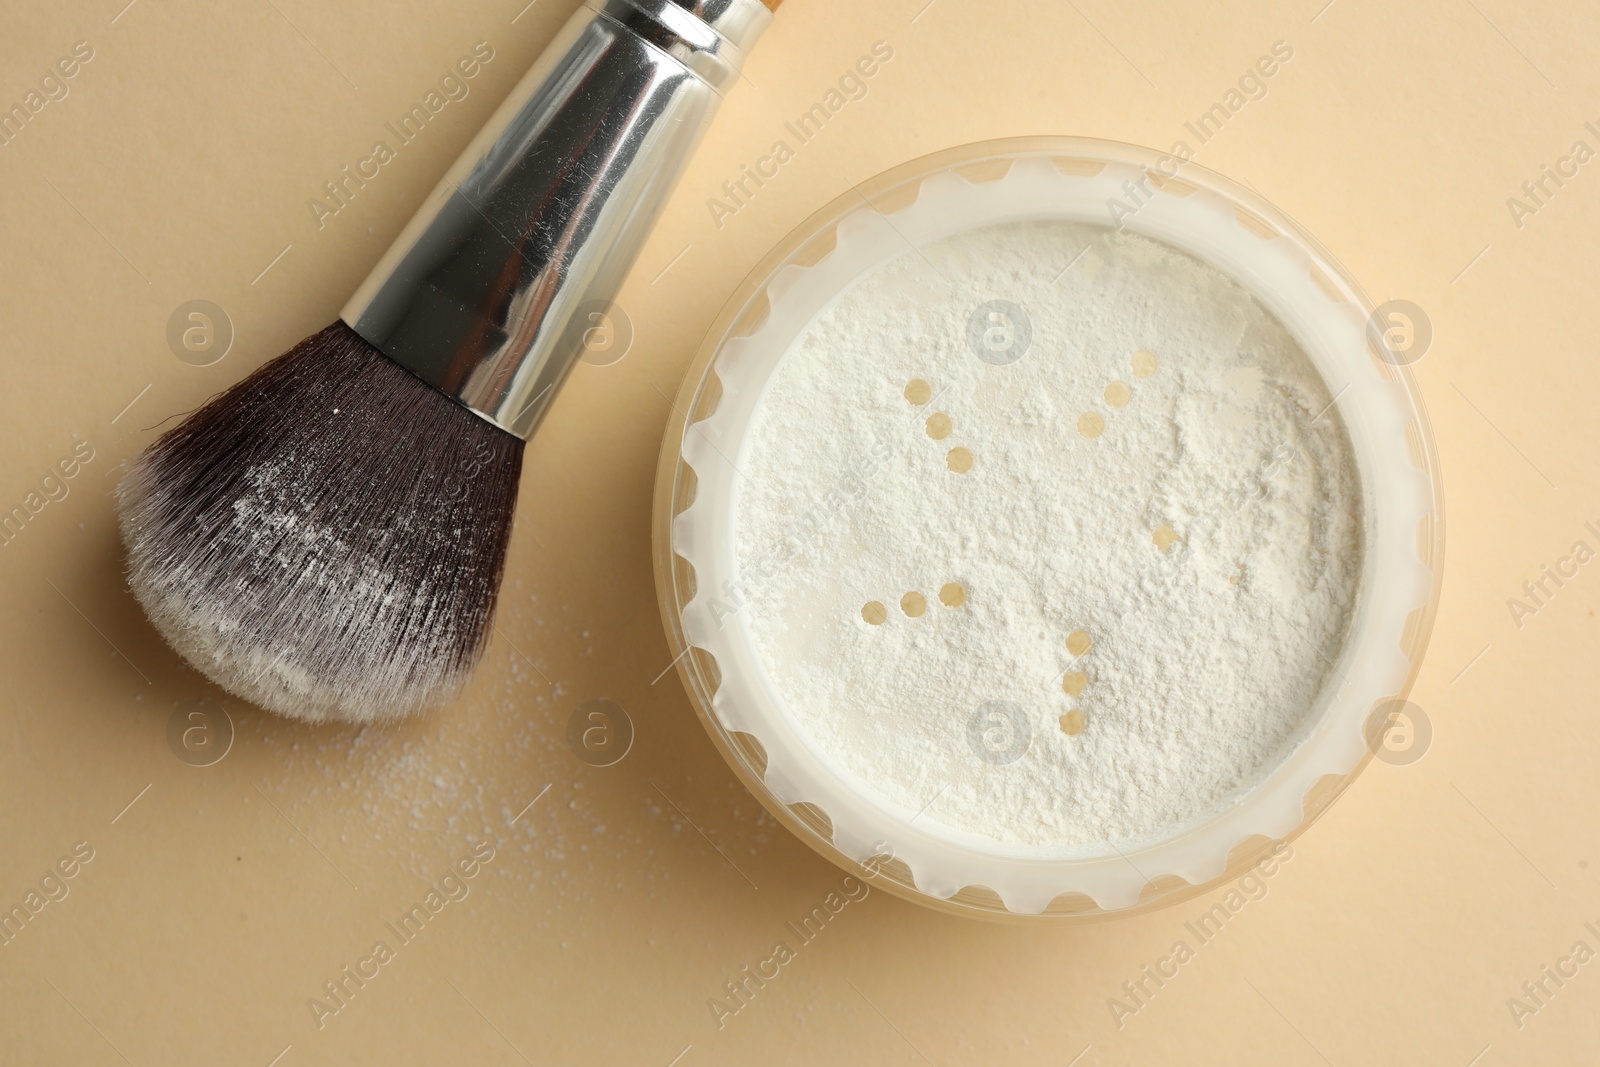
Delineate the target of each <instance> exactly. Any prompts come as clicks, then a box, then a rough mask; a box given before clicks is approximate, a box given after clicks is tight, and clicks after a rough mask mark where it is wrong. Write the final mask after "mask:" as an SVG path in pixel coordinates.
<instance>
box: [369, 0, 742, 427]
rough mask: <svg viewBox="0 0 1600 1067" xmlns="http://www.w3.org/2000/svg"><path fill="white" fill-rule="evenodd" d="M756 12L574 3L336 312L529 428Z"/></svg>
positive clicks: (705, 116) (478, 404)
mask: <svg viewBox="0 0 1600 1067" xmlns="http://www.w3.org/2000/svg"><path fill="white" fill-rule="evenodd" d="M771 21H772V15H771V13H770V12H769V11H768V10H767V9H766V7H764V6H763V5H762V4H761V3H759V2H758V0H586V3H585V6H584V7H581V8H579V9H578V12H577V13H576V14H575V15H573V17H572V18H571V19H570V20H569V21H568V22H567V24H566V26H565V27H563V28H562V30H561V32H560V33H558V34H557V35H556V38H555V39H554V40H553V41H552V42H551V43H550V46H549V47H548V48H546V49H545V51H544V53H543V54H542V55H541V56H540V57H539V59H538V61H537V62H535V63H534V65H533V67H532V69H531V70H529V71H528V73H527V74H526V75H525V76H524V77H523V78H522V80H521V81H520V82H519V83H518V84H517V87H516V89H515V90H514V91H513V92H512V93H511V95H510V97H508V98H507V99H506V101H505V103H503V104H501V105H500V108H499V109H498V110H497V111H496V112H495V113H494V117H493V118H491V119H490V120H489V124H488V125H487V126H485V127H484V128H483V129H482V130H481V131H480V132H479V133H478V135H477V136H476V137H475V138H473V141H472V143H471V144H470V145H468V146H467V150H466V151H465V152H464V153H462V156H461V158H460V159H458V160H456V163H455V165H454V166H452V167H451V168H450V171H449V173H447V174H446V175H445V176H444V179H443V180H442V181H440V182H439V185H438V187H437V188H435V189H434V191H433V192H432V194H430V195H429V197H428V200H427V202H426V203H425V204H424V205H423V207H422V209H421V210H420V211H419V212H418V213H417V215H416V217H414V218H413V219H412V220H411V222H410V223H409V224H408V225H407V226H406V228H405V229H404V230H403V231H402V232H401V234H400V236H399V238H398V239H396V241H395V243H394V244H393V245H392V246H391V247H390V248H389V251H388V252H387V253H385V254H384V257H383V259H382V260H380V261H379V263H378V265H377V267H375V268H374V269H373V271H372V273H371V274H370V275H368V276H367V280H366V281H364V282H362V283H361V287H360V288H359V289H357V290H356V293H355V295H354V296H352V297H351V298H350V301H349V303H347V304H346V305H345V307H344V310H343V311H342V312H341V313H340V318H342V319H343V320H344V321H345V322H346V323H347V324H348V325H349V326H350V327H351V328H352V329H353V330H355V331H356V332H357V333H358V334H360V335H361V336H362V337H364V338H366V339H367V340H368V341H369V342H371V343H372V344H373V345H375V346H376V347H377V348H378V349H380V350H381V351H382V352H384V353H385V354H386V355H388V356H389V357H390V358H391V359H393V360H394V361H395V362H396V363H399V364H400V365H401V366H402V367H405V368H406V369H407V370H409V371H411V372H412V373H413V374H415V375H416V376H417V377H419V378H421V379H422V380H423V381H425V382H427V383H428V384H430V385H432V386H433V387H434V388H435V389H438V390H439V391H440V392H442V393H444V394H445V395H447V396H450V397H452V398H454V399H455V400H457V401H459V402H461V403H462V404H464V405H466V406H467V407H468V408H471V409H472V410H473V411H475V412H477V413H478V414H479V415H482V416H483V417H484V418H486V419H488V420H489V421H490V422H492V423H494V424H495V425H496V426H499V427H501V428H502V429H505V430H508V431H510V432H511V433H514V434H516V435H517V436H518V437H521V438H523V439H526V438H528V437H529V436H531V435H532V433H533V430H534V428H535V427H536V426H537V425H538V424H539V420H540V418H541V417H542V416H543V415H544V412H545V411H546V409H547V408H548V407H549V405H550V402H551V400H552V399H553V398H554V396H555V394H556V391H557V389H558V388H559V387H560V385H561V382H562V381H563V380H564V379H565V378H566V376H567V372H568V371H569V370H571V369H572V364H573V362H574V361H575V360H576V358H577V357H578V356H579V355H580V354H581V353H582V351H583V342H584V336H585V332H586V330H587V328H588V327H589V325H590V323H589V321H588V313H589V312H591V311H595V310H602V311H603V310H605V309H607V308H609V306H610V304H611V301H612V300H613V298H614V297H615V296H616V292H617V289H618V288H619V287H620V286H621V284H622V279H623V276H624V275H625V274H626V273H627V271H628V268H629V267H630V266H632V264H633V261H634V258H635V256H637V255H638V252H639V248H640V246H641V245H643V243H644V240H645V237H646V236H647V235H648V233H649V231H650V227H651V225H652V223H653V222H654V221H655V217H656V215H657V213H658V212H659V210H660V208H661V205H662V203H663V202H664V201H665V200H666V198H667V196H668V194H670V193H671V191H672V189H673V186H675V185H676V184H677V181H678V178H679V177H680V175H681V174H682V172H683V169H684V166H685V165H686V163H687V162H688V159H689V156H690V154H691V153H692V152H693V150H694V148H695V145H696V144H697V143H698V142H699V140H700V137H701V135H702V134H703V133H704V132H705V129H706V126H707V124H708V123H709V121H710V118H711V115H712V113H713V112H714V111H715V110H716V107H717V103H718V101H719V100H720V99H721V94H722V93H723V92H724V91H726V89H727V88H728V86H729V85H730V84H731V83H732V82H733V81H734V80H735V79H736V78H737V77H738V73H739V68H740V65H741V64H742V62H743V60H744V53H745V50H746V49H748V48H749V47H750V45H751V44H752V43H753V42H754V41H755V39H756V38H757V37H758V36H759V35H760V34H761V31H762V30H764V29H766V27H767V25H768V24H769V23H770V22H771Z"/></svg>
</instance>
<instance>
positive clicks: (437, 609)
mask: <svg viewBox="0 0 1600 1067" xmlns="http://www.w3.org/2000/svg"><path fill="white" fill-rule="evenodd" d="M522 447H523V445H522V441H520V440H519V439H517V438H516V437H514V436H512V435H511V434H509V433H506V432H505V431H504V430H501V429H499V428H498V427H496V426H494V425H492V424H490V423H489V422H486V421H485V420H483V419H481V418H479V417H478V416H477V415H475V414H473V413H472V412H471V411H468V410H467V409H466V408H464V407H461V406H460V405H458V404H456V403H455V402H453V401H451V400H450V399H448V398H447V397H445V396H444V395H443V394H441V393H439V392H437V391H436V390H434V389H431V388H429V387H428V386H427V385H425V384H424V383H423V382H422V381H420V380H419V379H417V378H415V377H413V376H412V375H410V374H409V373H407V372H406V371H405V370H403V369H401V368H400V367H399V366H398V365H396V364H395V363H393V362H392V361H390V360H389V359H388V358H387V357H386V356H384V355H383V354H382V353H381V352H379V351H378V350H377V349H376V348H374V347H373V346H372V345H370V344H368V343H367V342H366V341H365V340H363V339H362V338H361V337H360V336H358V335H357V334H356V333H355V332H354V331H353V330H351V329H350V328H349V327H348V326H346V325H344V323H342V322H336V323H334V324H333V325H332V326H329V327H328V328H327V329H325V330H323V331H322V332H321V333H318V334H314V335H312V336H311V337H308V338H306V339H305V340H304V341H302V342H300V343H299V344H298V345H296V346H295V347H294V348H292V349H291V350H289V351H288V352H286V353H285V354H284V355H282V356H280V357H278V358H277V359H275V360H273V361H272V362H271V363H268V364H267V365H266V366H264V367H262V368H261V369H260V370H259V371H257V372H256V373H255V374H253V375H251V376H250V377H249V378H247V379H245V380H244V381H242V382H240V383H239V384H238V385H236V386H234V387H233V388H232V389H229V390H228V391H227V392H225V393H223V394H222V395H220V396H218V397H216V398H215V399H213V400H212V401H210V402H209V403H207V404H206V405H205V406H204V407H202V408H201V409H200V410H199V411H196V412H195V413H194V414H193V415H191V416H190V417H189V418H188V419H187V420H186V421H185V422H184V423H183V424H182V425H180V426H178V427H176V428H175V429H173V430H171V431H169V432H167V433H166V434H164V435H163V436H162V437H161V438H159V439H158V440H157V441H156V442H155V443H154V444H152V445H151V446H150V447H149V448H148V449H146V450H145V452H144V453H143V454H142V455H141V456H139V458H138V459H136V460H135V461H134V462H133V464H132V467H131V469H130V471H129V473H128V474H127V476H126V477H125V478H124V479H123V481H122V484H121V485H120V486H119V487H118V489H117V496H118V503H119V511H120V519H121V525H122V538H123V542H124V544H125V545H126V546H127V550H128V579H129V584H130V585H131V586H132V589H133V592H134V595H135V596H136V597H138V599H139V603H140V604H142V605H143V606H144V610H145V612H146V614H148V615H149V616H150V620H151V621H152V622H153V623H155V625H156V628H157V629H159V630H160V631H161V632H162V634H163V635H164V636H165V637H166V638H167V640H168V641H169V642H171V644H172V646H173V647H174V648H175V649H177V650H178V652H180V653H181V654H182V655H183V656H184V658H185V659H187V660H188V661H189V662H190V663H192V664H193V665H194V666H195V667H197V668H198V669H199V670H200V671H201V672H203V673H204V674H205V675H206V676H207V677H209V678H210V679H211V680H212V681H214V682H216V683H217V684H218V685H220V686H222V687H223V688H224V689H227V690H228V691H229V692H231V693H234V694H236V695H238V696H240V697H243V698H244V699H246V700H249V701H251V702H252V703H255V704H259V705H260V706H261V707H264V708H267V709H269V710H272V711H276V712H280V713H282V714H284V715H290V716H293V717H295V718H299V719H308V720H311V721H319V720H325V719H344V720H348V721H351V722H374V721H379V720H384V719H393V718H398V717H400V716H403V715H408V714H411V713H413V712H416V711H418V710H421V709H422V708H425V707H427V706H429V705H433V704H437V703H440V702H443V701H445V700H447V699H449V698H450V697H451V696H452V695H454V694H455V693H457V692H458V691H459V690H460V688H461V687H462V686H463V685H464V684H465V682H466V679H467V676H468V674H469V673H470V672H471V669H472V667H473V665H474V664H475V663H476V661H477V659H478V657H479V655H480V654H481V652H482V649H483V646H484V644H485V641H486V637H487V634H488V631H489V628H490V624H491V618H492V616H493V613H494V604H495V596H496V593H497V591H498V589H499V586H500V575H501V571H502V569H503V567H504V563H505V553H506V544H507V541H508V540H509V538H510V531H511V516H512V511H513V509H514V508H515V506H516V498H517V478H518V475H519V473H520V472H521V469H522Z"/></svg>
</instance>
